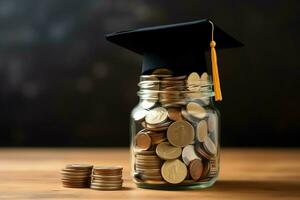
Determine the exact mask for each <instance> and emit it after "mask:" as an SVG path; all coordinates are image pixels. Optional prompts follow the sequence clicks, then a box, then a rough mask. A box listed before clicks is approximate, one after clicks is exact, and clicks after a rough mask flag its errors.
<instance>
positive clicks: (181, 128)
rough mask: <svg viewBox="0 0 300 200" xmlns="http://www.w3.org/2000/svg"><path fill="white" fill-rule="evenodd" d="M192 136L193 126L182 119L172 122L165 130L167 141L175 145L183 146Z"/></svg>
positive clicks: (191, 139) (190, 140)
mask: <svg viewBox="0 0 300 200" xmlns="http://www.w3.org/2000/svg"><path fill="white" fill-rule="evenodd" d="M194 136H195V132H194V128H193V126H192V125H191V124H190V123H188V122H187V121H184V120H180V121H175V122H173V123H172V124H171V125H170V126H169V128H168V130H167V138H168V140H169V142H170V143H171V144H172V145H174V146H177V147H184V146H186V145H188V144H191V143H192V142H193V139H194Z"/></svg>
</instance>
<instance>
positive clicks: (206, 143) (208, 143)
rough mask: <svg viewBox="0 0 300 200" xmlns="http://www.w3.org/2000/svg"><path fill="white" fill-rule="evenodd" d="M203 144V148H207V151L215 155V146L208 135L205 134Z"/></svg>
mask: <svg viewBox="0 0 300 200" xmlns="http://www.w3.org/2000/svg"><path fill="white" fill-rule="evenodd" d="M203 146H204V148H205V150H207V153H209V154H211V155H215V154H216V153H217V147H216V145H215V144H214V142H213V141H212V140H211V139H210V137H208V136H207V137H205V138H204V142H203Z"/></svg>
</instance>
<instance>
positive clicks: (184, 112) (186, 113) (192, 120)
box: [181, 108, 199, 124]
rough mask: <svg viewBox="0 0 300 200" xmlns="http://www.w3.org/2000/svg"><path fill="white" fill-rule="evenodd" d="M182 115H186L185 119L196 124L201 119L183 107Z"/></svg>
mask: <svg viewBox="0 0 300 200" xmlns="http://www.w3.org/2000/svg"><path fill="white" fill-rule="evenodd" d="M181 115H182V116H183V117H184V119H186V120H188V121H189V122H191V123H192V124H195V123H197V122H198V121H199V119H197V118H195V117H193V116H192V115H190V114H189V113H188V112H187V111H186V109H184V108H182V109H181Z"/></svg>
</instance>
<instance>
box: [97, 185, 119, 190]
mask: <svg viewBox="0 0 300 200" xmlns="http://www.w3.org/2000/svg"><path fill="white" fill-rule="evenodd" d="M91 188H92V189H95V190H121V189H122V186H115V187H103V186H95V185H91Z"/></svg>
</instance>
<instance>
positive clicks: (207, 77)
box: [200, 72, 209, 81]
mask: <svg viewBox="0 0 300 200" xmlns="http://www.w3.org/2000/svg"><path fill="white" fill-rule="evenodd" d="M200 79H201V81H208V80H209V76H208V74H207V73H206V72H203V73H202V75H201V78H200Z"/></svg>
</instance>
